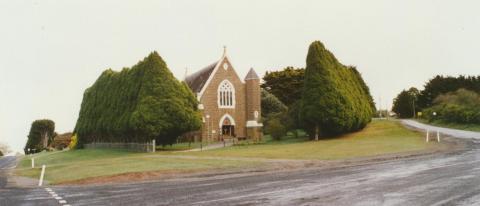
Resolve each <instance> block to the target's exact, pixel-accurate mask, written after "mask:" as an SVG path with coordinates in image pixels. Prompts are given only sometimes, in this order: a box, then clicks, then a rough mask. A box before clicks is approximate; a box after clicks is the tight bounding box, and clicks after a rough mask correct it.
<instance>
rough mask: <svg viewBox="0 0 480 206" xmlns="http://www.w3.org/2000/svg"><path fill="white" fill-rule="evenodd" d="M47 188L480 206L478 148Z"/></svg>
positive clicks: (146, 196) (195, 200) (159, 197)
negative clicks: (217, 174) (353, 163)
mask: <svg viewBox="0 0 480 206" xmlns="http://www.w3.org/2000/svg"><path fill="white" fill-rule="evenodd" d="M404 123H405V124H409V122H404ZM409 125H410V126H415V127H422V126H421V125H417V124H415V125H411V124H409ZM456 135H457V136H459V135H461V134H456ZM477 135H478V137H480V133H478V134H477ZM468 138H471V137H468ZM0 164H1V163H0ZM0 178H1V177H0ZM48 189H50V190H52V192H54V193H55V194H56V195H58V196H59V197H61V198H62V200H64V201H66V202H67V203H68V204H71V205H480V144H476V143H473V141H472V143H471V144H470V145H469V146H468V149H467V150H465V151H461V152H456V153H452V154H438V155H429V156H421V157H415V158H409V159H398V160H391V161H386V162H380V163H372V164H367V165H363V166H351V167H339V168H311V169H307V170H299V171H289V172H270V173H264V174H251V175H247V176H236V177H231V176H228V177H222V178H219V177H197V178H188V179H182V180H163V181H157V182H146V183H134V184H120V185H104V186H82V187H80V186H78V187H71V186H70V187H67V186H55V187H49V188H48ZM3 190H4V189H2V191H1V193H0V196H1V198H5V194H7V195H6V196H7V197H6V198H7V201H9V200H10V202H7V203H11V204H2V203H4V202H2V201H0V205H35V204H38V205H60V204H59V203H58V202H54V203H55V204H53V203H52V202H47V199H44V196H48V195H50V194H51V193H48V192H47V191H46V189H45V188H41V189H27V190H21V189H15V188H11V189H8V186H7V189H6V190H7V193H4V191H3ZM10 194H11V195H10ZM50 200H55V199H53V198H52V197H50ZM16 201H17V202H16Z"/></svg>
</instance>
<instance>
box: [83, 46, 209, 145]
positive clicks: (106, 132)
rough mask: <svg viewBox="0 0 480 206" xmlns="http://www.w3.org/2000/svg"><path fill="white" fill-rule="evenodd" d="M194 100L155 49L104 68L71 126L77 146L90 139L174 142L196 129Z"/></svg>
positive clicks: (95, 140)
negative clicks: (123, 63)
mask: <svg viewBox="0 0 480 206" xmlns="http://www.w3.org/2000/svg"><path fill="white" fill-rule="evenodd" d="M197 104H198V103H197V100H196V98H195V96H194V94H193V93H192V91H191V90H190V89H189V88H188V86H187V85H186V84H185V83H182V82H180V81H178V80H177V79H176V78H175V77H174V76H173V74H172V73H171V72H170V70H169V69H168V67H167V65H166V63H165V62H164V61H163V59H162V58H161V57H160V56H159V55H158V53H157V52H153V53H151V54H150V55H149V56H148V57H146V58H145V59H143V61H140V62H139V63H138V64H136V65H135V66H133V67H132V68H124V69H123V70H122V71H120V72H115V71H112V70H110V69H109V70H106V71H104V72H103V73H102V74H101V75H100V77H99V78H98V79H97V80H96V82H95V83H94V84H93V85H92V86H91V87H90V88H88V89H87V90H86V91H85V93H84V95H83V101H82V105H81V109H80V113H79V117H78V120H77V124H76V126H75V130H74V133H76V135H77V138H78V143H77V147H82V145H83V144H86V143H91V142H147V141H151V140H153V139H155V140H156V141H157V143H158V144H163V145H166V144H172V143H174V142H175V141H176V139H177V138H178V136H180V135H181V134H183V133H185V132H188V131H192V130H198V129H199V128H200V126H201V116H200V113H199V112H198V111H197Z"/></svg>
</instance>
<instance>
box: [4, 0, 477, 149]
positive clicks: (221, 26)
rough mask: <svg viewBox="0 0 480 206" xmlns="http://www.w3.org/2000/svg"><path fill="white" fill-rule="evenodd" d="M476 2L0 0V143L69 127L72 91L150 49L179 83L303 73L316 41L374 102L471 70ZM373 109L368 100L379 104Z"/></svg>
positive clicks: (74, 104) (16, 145)
mask: <svg viewBox="0 0 480 206" xmlns="http://www.w3.org/2000/svg"><path fill="white" fill-rule="evenodd" d="M477 2H478V1H461V2H460V1H417V0H412V1H385V0H382V1H338V0H337V1H313V0H312V1H223V0H218V1H193V0H192V1H179V0H175V1H133V0H132V1H117V0H112V1H80V0H78V1H60V0H58V1H45V0H35V1H29V0H21V1H6V0H5V1H3V0H2V1H0V95H1V96H0V98H1V101H0V142H6V143H8V144H9V145H10V146H11V147H12V148H13V149H15V150H21V149H22V148H23V146H24V145H25V142H26V138H27V137H26V136H27V135H28V131H29V129H30V124H31V122H32V121H33V120H35V119H41V118H49V119H52V120H54V121H55V123H56V131H57V132H60V133H62V132H68V131H72V129H73V128H74V126H75V122H76V120H77V117H78V112H79V109H80V104H81V101H82V95H83V91H84V90H85V89H86V88H87V87H88V86H89V85H91V84H93V82H94V81H95V80H96V78H97V77H98V76H99V75H100V73H101V72H102V71H103V70H105V69H107V68H112V69H114V70H119V69H121V68H122V67H130V66H132V65H134V64H135V63H137V62H138V61H139V60H141V59H142V58H144V57H145V56H147V55H148V54H149V53H150V52H151V51H154V50H156V51H158V52H159V54H160V55H161V56H162V57H163V58H164V60H165V61H166V62H167V64H168V66H169V68H170V69H171V70H172V72H173V73H174V74H175V76H176V77H177V78H179V79H183V78H184V74H185V68H188V70H189V71H190V72H194V71H196V70H198V69H200V68H202V67H204V66H206V65H208V64H210V63H212V62H213V61H216V60H217V59H219V58H220V57H221V55H222V50H223V48H222V47H223V45H226V46H227V53H228V55H229V56H230V58H231V60H232V63H233V66H234V68H235V69H236V70H237V71H238V73H239V74H240V76H242V77H243V76H244V75H245V74H246V72H247V71H248V69H249V68H250V67H253V68H255V69H256V71H257V72H258V73H259V74H260V75H262V76H263V74H264V73H265V71H269V70H279V69H281V68H283V67H286V66H294V67H304V66H305V58H306V54H307V49H308V45H309V44H310V43H311V42H312V41H314V40H321V41H322V42H323V43H324V44H325V46H326V47H327V48H328V49H329V50H330V51H332V52H333V53H334V55H335V56H336V57H337V58H338V59H339V60H340V61H341V62H342V63H343V64H346V65H355V66H357V68H358V70H359V71H360V72H361V73H362V74H363V77H364V79H365V81H366V82H367V84H368V86H369V87H370V89H371V93H372V95H373V96H374V98H375V101H376V103H377V106H381V107H382V108H386V107H388V108H390V107H391V102H392V99H393V98H394V96H395V95H396V94H397V93H398V92H400V91H401V90H402V89H404V88H408V87H411V86H415V87H419V88H422V85H423V84H424V82H425V81H426V80H428V79H429V78H431V77H433V76H434V75H436V74H445V75H458V74H467V75H479V74H480V62H479V58H478V56H479V55H478V53H479V48H480V40H479V37H480V15H478V8H480V5H479V3H477ZM380 102H381V104H380V105H379V104H378V103H380Z"/></svg>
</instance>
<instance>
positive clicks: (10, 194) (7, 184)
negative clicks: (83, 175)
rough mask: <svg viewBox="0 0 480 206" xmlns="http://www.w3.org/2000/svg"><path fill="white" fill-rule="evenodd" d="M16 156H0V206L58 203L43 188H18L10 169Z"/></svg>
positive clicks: (14, 162)
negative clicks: (13, 181)
mask: <svg viewBox="0 0 480 206" xmlns="http://www.w3.org/2000/svg"><path fill="white" fill-rule="evenodd" d="M16 161H17V157H15V156H7V157H0V206H4V205H5V206H7V205H8V206H10V205H12V206H14V205H58V201H56V200H55V199H52V197H51V196H50V195H49V194H48V193H46V192H45V190H44V189H43V188H19V187H16V186H15V184H13V183H12V179H11V174H9V173H10V172H11V169H13V168H14V167H15V164H16Z"/></svg>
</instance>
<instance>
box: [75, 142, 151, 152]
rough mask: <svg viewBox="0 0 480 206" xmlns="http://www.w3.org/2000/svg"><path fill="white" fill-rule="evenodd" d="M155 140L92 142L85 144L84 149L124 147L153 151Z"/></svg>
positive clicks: (133, 149)
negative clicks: (141, 141)
mask: <svg viewBox="0 0 480 206" xmlns="http://www.w3.org/2000/svg"><path fill="white" fill-rule="evenodd" d="M155 146H156V145H155V140H153V141H152V142H146V143H122V142H119V143H115V142H92V143H89V144H85V145H84V147H85V149H126V150H132V151H137V152H155Z"/></svg>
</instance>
